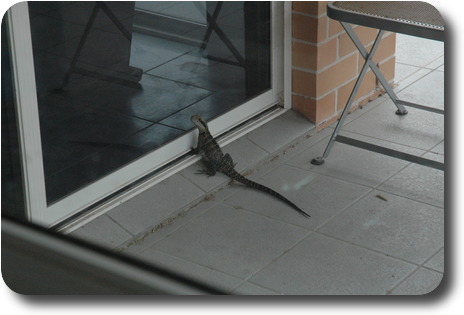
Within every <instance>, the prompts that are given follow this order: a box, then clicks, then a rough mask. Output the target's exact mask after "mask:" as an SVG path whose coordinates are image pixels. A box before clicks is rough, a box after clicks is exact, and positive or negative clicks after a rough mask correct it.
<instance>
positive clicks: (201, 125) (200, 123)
mask: <svg viewBox="0 0 464 315" xmlns="http://www.w3.org/2000/svg"><path fill="white" fill-rule="evenodd" d="M190 120H191V121H192V122H193V123H194V124H195V126H197V128H198V130H200V131H205V130H208V125H207V124H206V121H205V120H204V119H203V118H201V117H200V116H199V115H193V116H192V117H190Z"/></svg>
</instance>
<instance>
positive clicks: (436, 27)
mask: <svg viewBox="0 0 464 315" xmlns="http://www.w3.org/2000/svg"><path fill="white" fill-rule="evenodd" d="M327 15H328V16H329V17H330V18H332V19H334V20H338V21H339V22H340V23H341V25H342V26H343V28H344V29H345V31H346V33H347V34H348V35H349V37H350V38H351V40H352V41H353V43H354V45H355V46H356V48H357V49H358V50H359V53H360V54H361V56H362V57H363V58H364V65H363V67H362V69H361V72H360V73H359V77H358V79H357V81H356V83H355V85H354V88H353V90H352V92H351V94H350V96H349V98H348V101H347V103H346V105H345V108H344V109H343V111H342V114H341V116H340V119H339V120H338V123H337V126H336V127H335V130H334V132H333V134H332V136H331V138H330V140H329V143H328V144H327V147H326V149H325V151H324V153H323V155H322V156H321V157H317V158H314V159H313V160H312V161H311V163H312V164H314V165H320V164H323V163H324V160H325V159H326V158H327V157H328V155H329V153H330V151H331V149H332V146H333V144H334V142H335V141H337V142H340V143H344V144H348V145H352V146H355V147H358V148H361V149H366V150H369V151H373V152H377V153H380V154H384V155H388V156H392V157H395V158H399V159H403V160H406V161H409V162H413V163H417V164H421V165H425V166H428V167H433V168H436V169H439V170H444V163H439V162H437V161H433V160H429V159H425V158H422V157H418V156H415V155H411V154H407V153H404V152H400V151H396V150H392V149H389V148H385V147H381V146H378V145H374V144H372V143H368V142H364V141H359V140H356V139H352V138H348V137H345V136H341V135H339V132H340V130H341V128H342V126H343V123H344V121H345V118H346V116H347V114H348V112H349V111H350V108H351V105H352V104H353V101H354V98H355V96H356V93H357V92H358V89H359V87H360V86H361V83H362V80H363V78H364V76H365V74H366V72H367V70H368V68H369V67H370V68H371V69H372V72H373V73H374V74H375V76H376V77H377V79H378V80H379V82H380V83H381V84H382V86H383V88H384V89H385V91H386V92H387V94H388V95H389V96H390V98H391V100H392V101H393V103H394V104H395V105H396V107H397V111H396V114H397V115H406V114H407V113H408V111H407V110H406V109H405V107H404V106H406V107H413V108H417V109H420V110H426V111H430V112H434V113H436V114H441V115H444V111H443V110H441V109H437V108H433V107H427V106H424V105H419V104H415V103H411V102H407V101H403V100H400V99H399V98H398V97H397V96H396V94H395V92H394V91H393V89H392V88H391V87H390V85H389V84H388V82H387V80H386V79H385V78H384V76H383V75H382V73H381V72H380V70H379V68H378V66H377V65H376V64H375V63H374V61H373V60H372V58H373V56H374V54H375V52H376V50H377V48H378V46H379V43H380V41H381V39H382V36H383V34H384V32H385V31H391V32H396V33H402V34H407V35H412V36H417V37H422V38H427V39H431V40H437V41H444V31H445V27H444V23H443V19H442V17H441V15H440V13H439V12H438V11H437V10H436V9H435V8H434V7H433V6H432V5H430V4H428V3H425V2H418V1H417V2H416V1H381V2H374V1H335V2H331V3H329V4H328V5H327ZM350 24H357V25H362V26H367V27H372V28H376V29H378V30H379V31H378V33H377V37H376V39H375V41H374V44H373V46H372V48H371V50H370V52H367V51H366V49H365V48H364V45H363V44H362V43H361V41H360V40H359V38H358V36H357V35H356V33H355V32H354V31H353V28H352V27H351V25H350Z"/></svg>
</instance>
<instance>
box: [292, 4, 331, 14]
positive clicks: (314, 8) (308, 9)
mask: <svg viewBox="0 0 464 315" xmlns="http://www.w3.org/2000/svg"><path fill="white" fill-rule="evenodd" d="M292 7H293V11H297V12H301V13H306V14H311V15H320V14H323V13H325V12H326V11H327V10H326V7H327V1H293V2H292Z"/></svg>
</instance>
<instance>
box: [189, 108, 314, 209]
mask: <svg viewBox="0 0 464 315" xmlns="http://www.w3.org/2000/svg"><path fill="white" fill-rule="evenodd" d="M190 119H191V121H192V122H193V123H194V124H195V126H196V127H197V128H198V132H199V135H198V144H197V147H196V148H193V150H192V152H193V153H194V154H199V153H203V154H204V156H205V162H206V165H207V169H205V170H200V171H199V172H198V173H206V174H207V175H209V176H214V175H215V174H216V172H218V171H219V172H221V173H223V174H225V175H226V176H228V177H229V178H231V179H232V180H236V181H237V182H240V183H242V184H244V185H246V186H248V187H250V188H253V189H257V190H260V191H262V192H264V193H267V194H269V195H271V196H274V197H276V198H278V199H280V200H281V201H283V202H285V203H286V204H288V205H289V206H291V207H292V208H294V209H295V210H297V211H298V212H299V213H300V214H302V215H304V216H305V217H310V215H309V214H307V213H306V212H304V211H303V210H301V209H300V208H299V207H298V206H297V205H295V204H294V203H293V202H291V201H290V200H288V199H287V198H285V197H284V196H282V195H281V194H279V193H278V192H276V191H275V190H272V189H271V188H268V187H266V186H264V185H261V184H258V183H256V182H254V181H251V180H249V179H247V178H246V177H244V176H243V175H241V174H240V173H239V172H237V171H236V170H235V164H234V162H233V160H232V157H231V156H230V155H229V153H226V154H224V152H223V151H222V149H221V147H220V146H219V144H218V143H217V142H216V140H215V139H214V137H213V136H212V135H211V133H210V131H209V128H208V124H207V123H206V121H205V120H204V119H203V118H201V117H200V116H199V115H193V116H192V117H191V118H190Z"/></svg>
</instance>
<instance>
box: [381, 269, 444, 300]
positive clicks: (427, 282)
mask: <svg viewBox="0 0 464 315" xmlns="http://www.w3.org/2000/svg"><path fill="white" fill-rule="evenodd" d="M442 279H443V274H442V273H439V272H435V271H432V270H428V269H425V268H420V269H419V270H417V271H416V272H414V273H413V274H412V275H411V276H410V277H408V278H407V279H406V280H405V281H404V282H403V283H401V284H400V285H399V286H398V287H396V288H395V289H394V290H393V291H392V292H389V294H393V295H424V294H427V293H431V292H432V291H434V290H435V289H437V288H438V286H439V285H440V283H441V280H442Z"/></svg>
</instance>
